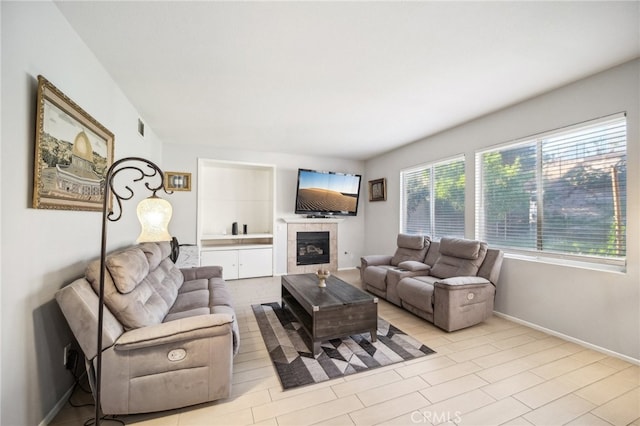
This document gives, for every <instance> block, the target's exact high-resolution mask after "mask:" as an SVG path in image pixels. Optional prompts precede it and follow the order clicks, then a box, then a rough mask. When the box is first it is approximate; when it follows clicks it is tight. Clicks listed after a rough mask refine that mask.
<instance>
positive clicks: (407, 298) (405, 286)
mask: <svg viewBox="0 0 640 426" xmlns="http://www.w3.org/2000/svg"><path fill="white" fill-rule="evenodd" d="M434 281H435V279H434V278H433V277H428V276H427V277H407V278H403V279H401V280H400V282H399V283H398V296H399V297H400V299H401V300H402V303H408V304H410V305H411V306H414V307H416V308H418V309H420V310H421V311H424V312H428V313H433V285H434Z"/></svg>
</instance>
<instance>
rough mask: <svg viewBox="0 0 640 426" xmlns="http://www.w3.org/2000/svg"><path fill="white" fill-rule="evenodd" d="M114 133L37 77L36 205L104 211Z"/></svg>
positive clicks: (51, 207) (111, 161) (34, 186)
mask: <svg viewBox="0 0 640 426" xmlns="http://www.w3.org/2000/svg"><path fill="white" fill-rule="evenodd" d="M113 144H114V136H113V133H111V132H110V131H109V130H107V129H106V128H105V127H104V126H103V125H101V124H100V123H99V122H98V121H96V120H95V119H94V118H93V117H91V116H90V115H89V114H87V113H86V112H85V111H84V110H83V109H82V108H80V107H79V106H78V105H77V104H76V103H75V102H73V101H72V100H71V99H69V98H68V97H67V96H66V95H65V94H64V93H62V92H61V91H60V90H58V89H57V88H56V87H55V86H54V85H53V84H51V82H49V81H48V80H47V79H46V78H44V77H43V76H41V75H39V76H38V98H37V111H36V141H35V158H34V162H33V169H34V175H33V207H34V208H37V209H60V210H89V211H102V203H103V199H104V181H105V178H106V174H107V170H108V169H109V167H111V164H113Z"/></svg>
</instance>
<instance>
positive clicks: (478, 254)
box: [430, 238, 488, 278]
mask: <svg viewBox="0 0 640 426" xmlns="http://www.w3.org/2000/svg"><path fill="white" fill-rule="evenodd" d="M487 248H488V246H487V243H484V242H480V241H473V240H463V239H459V238H443V239H442V240H440V255H439V256H438V260H436V263H435V264H434V265H433V267H432V268H431V272H430V274H431V275H433V276H435V277H438V278H451V277H457V276H473V275H476V274H477V273H478V269H479V268H480V265H482V262H483V261H484V258H485V256H486V255H487Z"/></svg>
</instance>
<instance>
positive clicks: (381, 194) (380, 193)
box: [369, 178, 387, 201]
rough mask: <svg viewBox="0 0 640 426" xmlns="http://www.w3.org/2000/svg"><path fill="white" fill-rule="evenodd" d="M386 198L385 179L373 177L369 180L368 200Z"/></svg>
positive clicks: (382, 199) (384, 199)
mask: <svg viewBox="0 0 640 426" xmlns="http://www.w3.org/2000/svg"><path fill="white" fill-rule="evenodd" d="M386 200H387V179H385V178H382V179H374V180H370V181H369V201H386Z"/></svg>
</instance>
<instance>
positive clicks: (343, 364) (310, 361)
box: [251, 303, 435, 390]
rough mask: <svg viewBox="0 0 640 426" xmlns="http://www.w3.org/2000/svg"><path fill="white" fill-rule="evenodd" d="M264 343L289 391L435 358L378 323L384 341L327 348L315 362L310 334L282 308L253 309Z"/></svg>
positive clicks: (360, 337) (342, 342) (366, 339)
mask: <svg viewBox="0 0 640 426" xmlns="http://www.w3.org/2000/svg"><path fill="white" fill-rule="evenodd" d="M251 308H252V309H253V314H254V315H255V317H256V320H257V322H258V326H259V327H260V332H261V333H262V338H263V339H264V342H265V345H266V346H267V350H268V351H269V356H270V357H271V361H272V362H273V365H274V367H275V369H276V371H277V372H278V377H279V378H280V383H281V384H282V388H283V389H284V390H287V389H292V388H295V387H298V386H304V385H309V384H313V383H319V382H323V381H325V380H329V379H334V378H337V377H342V376H346V375H349V374H355V373H359V372H362V371H367V370H371V369H374V368H377V367H383V366H385V365H390V364H395V363H398V362H402V361H407V360H410V359H414V358H419V357H423V356H425V355H429V354H432V353H435V352H434V351H433V350H431V349H430V348H428V347H427V346H425V345H423V344H422V343H420V342H419V341H417V340H416V339H414V338H413V337H411V336H409V335H407V334H406V333H404V332H402V331H401V330H399V329H398V328H396V327H394V326H393V325H392V324H389V323H388V322H387V321H385V320H383V319H382V318H380V317H378V331H377V335H378V339H377V341H376V342H371V341H370V336H369V333H364V334H355V335H352V336H346V337H343V338H340V339H331V340H327V341H326V342H322V343H321V345H320V346H321V349H322V350H321V351H320V354H319V355H316V356H313V354H312V352H311V350H310V349H309V347H308V346H307V344H306V343H305V341H308V339H307V338H303V337H302V336H303V335H304V330H302V329H301V326H300V324H299V323H298V322H297V320H296V318H295V317H294V316H293V315H292V314H291V313H290V312H289V310H288V309H282V307H281V306H280V304H278V303H264V304H261V305H252V306H251Z"/></svg>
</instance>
